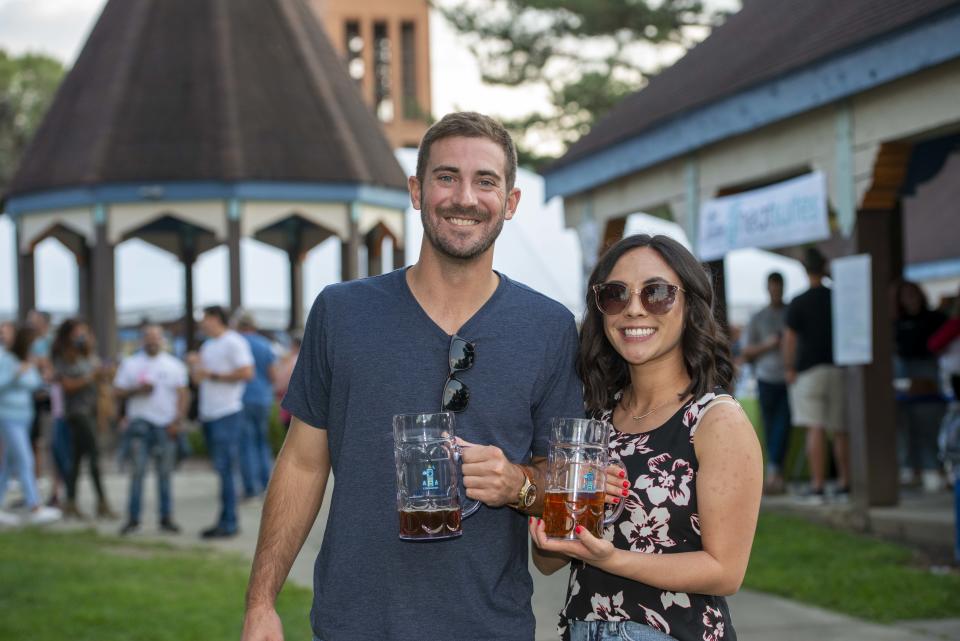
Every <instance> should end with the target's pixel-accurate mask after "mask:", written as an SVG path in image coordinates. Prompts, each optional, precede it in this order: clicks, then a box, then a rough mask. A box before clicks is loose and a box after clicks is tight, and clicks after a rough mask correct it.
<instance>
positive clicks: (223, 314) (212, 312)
mask: <svg viewBox="0 0 960 641" xmlns="http://www.w3.org/2000/svg"><path fill="white" fill-rule="evenodd" d="M203 315H204V316H213V317H215V318H218V319H219V320H220V322H221V323H223V325H224V326H229V325H230V319H229V317H228V316H227V310H225V309H224V308H223V307H221V306H220V305H210V306H209V307H204V308H203Z"/></svg>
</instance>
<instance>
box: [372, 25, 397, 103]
mask: <svg viewBox="0 0 960 641" xmlns="http://www.w3.org/2000/svg"><path fill="white" fill-rule="evenodd" d="M391 62H392V61H391V52H390V37H389V34H388V32H387V23H385V22H375V23H373V82H374V84H373V108H374V111H376V114H377V117H378V118H379V119H380V120H381V121H382V122H390V121H392V120H393V91H392V89H393V88H392V87H391V84H390V70H391Z"/></svg>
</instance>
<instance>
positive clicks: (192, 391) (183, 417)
mask: <svg viewBox="0 0 960 641" xmlns="http://www.w3.org/2000/svg"><path fill="white" fill-rule="evenodd" d="M804 265H805V267H806V269H807V272H808V277H809V278H810V288H809V289H808V290H807V291H806V292H804V293H803V294H800V295H798V296H796V297H795V298H794V299H793V300H792V301H789V302H787V301H785V300H784V289H785V283H784V279H783V275H782V274H780V273H777V272H774V273H771V274H769V275H768V279H767V288H768V293H769V304H768V305H767V306H765V307H764V308H763V309H761V310H759V311H758V312H757V313H756V314H755V315H754V316H753V317H751V319H750V321H749V323H748V324H747V326H746V327H745V328H744V329H743V332H742V338H741V339H740V340H739V341H738V342H737V344H736V345H734V346H733V347H734V350H733V351H734V353H735V354H736V355H738V363H739V364H740V365H741V366H749V367H750V368H751V375H752V376H753V377H754V379H755V380H756V382H757V388H756V389H757V398H758V401H759V410H760V418H761V422H762V425H763V433H764V437H765V439H764V442H765V449H766V452H765V454H766V456H765V460H766V474H765V484H764V491H765V493H766V494H770V495H775V494H783V493H784V492H785V491H786V490H787V480H788V479H789V478H790V477H791V476H796V475H797V472H798V470H799V468H801V467H802V463H803V461H802V460H801V461H800V464H797V462H796V459H797V455H794V456H793V457H792V459H793V460H792V468H793V469H787V468H788V464H790V461H788V453H789V449H790V443H791V431H792V429H793V428H806V436H805V447H804V451H803V452H802V453H800V454H799V456H800V457H801V458H805V460H806V464H807V466H808V469H809V476H810V482H809V485H808V486H806V487H805V488H804V489H802V490H799V491H798V492H797V493H798V495H799V497H800V498H802V499H804V500H808V501H812V502H825V501H826V500H828V499H840V500H842V499H844V498H845V497H846V495H847V492H848V488H849V481H848V473H847V470H848V464H849V462H848V460H847V459H848V453H847V449H848V448H847V436H846V430H845V426H844V420H843V416H844V408H843V401H844V394H843V389H844V385H843V381H842V372H841V371H840V369H839V368H837V367H836V366H834V365H833V359H832V353H831V350H832V337H831V325H832V323H831V313H832V311H831V303H830V290H829V288H828V287H827V286H826V284H825V282H824V279H825V278H826V277H827V262H826V259H825V258H824V257H823V255H822V254H820V253H819V252H818V251H816V250H811V251H808V252H807V254H806V256H805V260H804ZM827 282H829V281H827ZM890 302H891V304H890V315H891V322H892V324H893V336H894V342H895V345H894V377H895V380H894V382H893V384H894V388H895V392H896V399H897V427H898V456H899V463H900V480H901V483H902V484H903V485H904V486H905V487H917V488H921V489H923V490H925V491H928V492H935V491H939V490H941V489H943V488H944V487H946V486H948V485H950V484H952V483H954V478H955V476H957V474H956V472H955V470H956V469H958V468H960V466H958V465H957V463H955V462H952V461H951V460H950V456H948V455H947V454H945V453H944V448H945V446H944V444H943V440H944V434H943V430H944V429H945V427H946V425H947V424H948V423H950V422H951V421H957V420H958V418H960V400H958V399H960V294H958V295H957V296H955V297H953V298H946V299H945V300H944V301H942V302H941V304H940V306H939V307H938V308H933V307H932V306H931V305H930V303H929V302H928V299H927V296H926V294H925V293H924V291H923V289H922V288H921V287H920V286H919V285H917V284H916V283H912V282H910V281H906V280H901V281H898V282H896V283H894V285H893V286H892V287H891V298H890ZM200 327H201V332H202V334H203V338H204V341H203V343H202V345H201V347H200V350H199V351H198V352H185V353H184V357H183V359H180V358H177V357H175V356H173V355H172V354H171V353H170V347H171V346H172V345H174V343H175V342H176V341H180V342H184V341H183V340H182V337H178V336H168V334H169V333H168V332H166V331H165V330H164V328H163V327H162V326H160V325H158V324H153V323H144V324H143V325H142V327H141V342H140V343H139V344H138V345H137V346H136V347H135V349H133V350H132V353H130V354H129V355H128V356H125V357H121V358H119V359H118V362H117V363H113V362H107V363H102V362H101V361H100V359H99V358H98V357H97V350H96V345H95V343H94V338H93V334H92V332H91V331H90V327H89V325H88V324H87V323H86V322H84V321H83V320H81V319H78V318H68V319H66V320H64V321H63V322H62V323H60V324H59V326H58V327H56V328H55V329H54V328H52V327H51V323H50V315H49V314H46V313H44V312H40V311H36V310H34V311H31V312H30V313H29V314H28V317H27V322H26V323H24V324H22V325H17V324H14V323H10V322H6V323H3V324H0V342H2V346H0V449H2V457H0V526H12V525H16V524H42V523H47V522H50V521H54V520H57V519H60V518H76V519H86V518H89V516H88V515H87V514H86V513H84V511H82V510H81V508H80V506H79V504H78V500H77V498H78V496H77V495H78V487H79V485H80V478H81V472H82V471H84V470H86V472H87V474H88V475H89V478H90V481H91V483H92V487H93V490H94V492H95V493H96V503H95V514H94V516H96V517H97V518H102V519H116V518H118V515H117V513H116V512H115V511H114V507H113V505H114V504H113V503H111V501H110V499H109V498H108V497H107V494H106V490H105V487H104V483H103V479H102V471H101V468H102V464H101V450H102V447H101V441H103V440H104V438H108V437H109V438H110V439H112V440H113V439H114V437H116V438H115V440H116V442H117V445H118V452H119V459H120V460H121V462H122V463H124V464H125V465H127V466H128V469H129V472H130V486H129V492H128V497H127V506H126V512H127V514H126V519H125V521H124V523H123V525H122V527H121V530H120V531H121V533H123V534H131V533H134V532H137V531H138V530H139V529H140V522H141V503H142V494H143V483H144V479H145V477H146V475H147V472H148V468H149V467H150V464H151V462H152V463H153V467H154V469H155V471H156V476H157V481H156V483H157V485H156V488H157V492H156V493H157V497H158V509H159V514H158V524H159V527H160V529H161V530H162V531H165V532H170V533H176V532H179V531H180V527H179V526H178V525H177V523H176V521H175V520H174V516H173V497H172V489H171V488H172V482H171V476H172V474H173V470H174V468H175V466H176V463H177V462H178V460H180V459H181V458H182V457H183V455H184V453H185V452H186V451H187V450H188V449H189V445H188V441H187V438H186V433H187V431H188V429H189V426H190V425H192V424H195V423H192V421H198V422H199V423H200V424H202V426H203V435H204V443H205V445H206V447H207V449H208V453H209V455H210V458H211V460H212V461H213V463H214V468H215V469H216V471H217V473H218V475H219V477H220V481H221V496H220V513H219V515H218V516H217V518H216V520H215V523H214V524H213V525H212V526H211V527H210V528H209V529H207V530H205V531H204V532H203V535H204V536H207V537H223V536H232V535H233V534H235V533H236V532H237V529H238V523H237V512H236V505H237V501H238V500H250V499H256V498H258V497H260V496H262V495H263V493H264V492H265V490H266V486H267V482H268V481H269V478H270V472H271V468H272V457H273V451H272V447H271V443H270V439H269V417H270V415H271V412H272V410H273V407H274V406H275V405H277V404H278V402H279V400H280V399H282V398H283V395H284V394H285V393H286V387H287V384H288V382H289V380H290V377H291V375H292V373H293V368H294V365H295V364H296V361H297V356H298V354H299V349H300V337H299V335H293V336H290V337H288V338H289V340H288V341H283V343H281V342H279V341H276V340H272V339H271V338H270V337H268V335H267V334H266V333H264V332H260V331H258V328H257V326H256V322H255V320H254V318H253V317H252V315H251V314H250V313H248V312H244V311H242V310H241V311H239V312H238V313H237V314H235V315H234V317H233V318H230V317H229V316H228V314H227V311H226V310H224V309H223V308H221V307H217V306H214V307H209V308H207V309H205V310H204V313H203V319H202V320H201V323H200ZM284 343H286V344H285V345H284ZM281 345H283V346H281ZM111 406H113V407H116V408H117V409H116V410H115V411H114V410H113V409H112V407H111ZM191 408H193V411H192V412H191ZM105 417H106V418H107V419H112V420H105ZM279 420H280V422H281V423H282V425H283V426H284V427H286V426H288V425H289V422H290V416H289V414H288V413H287V412H285V411H284V410H282V409H281V410H280V412H279ZM938 438H939V440H940V443H939V444H938ZM828 444H832V457H831V456H830V451H828ZM831 470H832V471H833V473H834V474H835V477H836V480H835V482H834V483H832V484H828V483H827V478H828V476H829V475H830V473H831ZM11 479H15V480H16V482H17V483H18V484H19V488H20V497H19V498H16V497H15V498H13V499H12V500H9V501H8V500H6V499H7V498H8V497H7V492H6V490H7V486H8V485H9V480H11ZM235 479H239V483H236V482H235ZM828 485H830V487H829V488H828ZM41 491H46V492H47V496H46V497H45V498H44V497H41V496H40V494H41Z"/></svg>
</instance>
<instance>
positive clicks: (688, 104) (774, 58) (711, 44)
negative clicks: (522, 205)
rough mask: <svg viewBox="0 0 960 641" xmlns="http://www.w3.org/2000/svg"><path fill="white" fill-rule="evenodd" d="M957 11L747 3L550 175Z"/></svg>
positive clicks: (867, 1)
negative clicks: (674, 120)
mask: <svg viewBox="0 0 960 641" xmlns="http://www.w3.org/2000/svg"><path fill="white" fill-rule="evenodd" d="M956 7H960V0H843V1H842V2H836V1H835V0H803V1H802V2H798V1H797V0H745V2H744V6H743V9H742V10H741V11H740V12H739V13H736V14H734V15H733V16H731V17H730V18H729V19H728V20H727V21H726V23H724V24H723V25H721V26H720V27H718V28H716V29H715V30H714V31H713V33H712V34H711V35H710V36H709V37H708V38H707V39H706V40H704V41H703V42H701V43H700V44H699V45H697V46H696V47H694V48H693V49H691V50H690V51H689V52H687V54H686V55H685V56H684V57H683V58H681V59H680V60H679V61H677V63H676V64H674V65H673V66H672V67H670V68H668V69H666V70H664V71H663V72H662V73H661V74H660V75H658V76H656V77H655V78H653V79H652V80H651V82H650V84H649V85H648V86H647V87H645V88H644V89H642V90H640V91H638V92H636V93H634V94H632V95H630V96H628V97H627V98H625V99H624V100H623V101H622V102H620V103H619V104H618V105H617V106H616V107H614V108H613V109H612V110H611V111H610V112H609V113H608V114H607V115H606V116H605V117H603V118H601V119H600V120H599V121H598V122H597V124H596V125H595V126H594V127H593V128H592V129H591V130H590V132H589V133H588V134H586V135H585V136H584V137H583V138H581V139H580V140H578V141H577V142H576V143H574V144H573V145H572V146H571V147H570V149H569V150H568V151H567V153H566V154H565V155H564V156H562V157H561V158H560V159H558V160H557V161H556V162H554V163H553V164H552V165H551V166H550V167H548V168H547V170H546V171H547V172H549V171H551V170H553V169H557V168H559V167H563V166H566V165H569V164H572V163H573V162H575V161H576V160H579V159H581V158H584V157H586V156H590V155H592V154H593V153H595V152H597V151H599V150H602V149H604V148H606V147H609V146H610V145H613V144H616V143H618V142H621V141H624V140H627V139H630V138H633V137H635V136H637V135H639V134H640V133H642V132H643V131H646V130H648V129H652V128H654V127H656V126H657V125H658V124H660V123H663V122H665V121H668V120H670V119H672V118H675V117H677V116H680V115H682V114H683V113H685V112H689V111H691V110H693V109H696V108H697V107H702V106H704V105H707V104H710V103H712V102H714V101H717V100H719V99H721V98H724V97H727V96H730V95H733V94H736V93H738V92H740V91H743V90H745V89H747V88H749V87H752V86H755V85H758V84H760V83H762V82H764V81H767V80H771V79H773V78H776V77H778V76H781V75H784V74H786V73H787V72H790V71H794V70H798V69H800V68H802V67H804V66H806V65H809V64H811V63H814V62H816V61H818V60H821V59H823V58H826V57H828V56H830V55H832V54H836V53H839V52H841V51H843V50H846V49H851V48H854V47H856V46H858V45H861V44H864V43H866V42H867V41H869V40H872V39H874V38H876V37H878V36H881V35H883V34H885V33H889V32H893V31H895V30H897V29H901V28H903V27H906V26H907V25H909V24H911V23H914V22H918V21H920V20H923V19H926V18H929V17H931V16H933V14H935V13H938V12H940V11H943V10H946V9H949V8H956Z"/></svg>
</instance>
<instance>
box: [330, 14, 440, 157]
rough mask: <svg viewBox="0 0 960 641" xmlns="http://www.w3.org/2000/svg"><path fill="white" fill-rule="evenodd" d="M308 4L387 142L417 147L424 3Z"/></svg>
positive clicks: (424, 72) (425, 60) (426, 69)
mask: <svg viewBox="0 0 960 641" xmlns="http://www.w3.org/2000/svg"><path fill="white" fill-rule="evenodd" d="M311 3H312V6H313V8H314V10H315V11H316V13H317V15H318V17H319V18H320V20H321V22H322V23H323V25H324V27H325V28H326V30H327V33H328V34H329V36H330V40H331V41H332V43H333V45H334V47H335V48H336V49H337V51H339V52H340V54H341V55H342V56H343V58H344V60H345V61H346V64H347V71H348V73H349V74H350V77H351V78H353V79H354V81H356V82H357V84H358V85H359V87H360V90H361V93H362V94H363V97H364V100H366V102H367V104H368V105H370V106H371V108H372V109H373V111H374V113H376V115H377V118H379V119H380V122H382V123H383V127H384V129H385V131H386V133H387V137H388V138H389V140H390V142H391V144H392V145H393V146H394V147H416V146H417V145H418V144H419V143H420V138H421V137H422V136H423V133H424V132H425V131H426V129H427V127H428V125H429V118H430V113H431V100H430V35H429V20H430V12H429V7H428V2H427V0H311Z"/></svg>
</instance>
